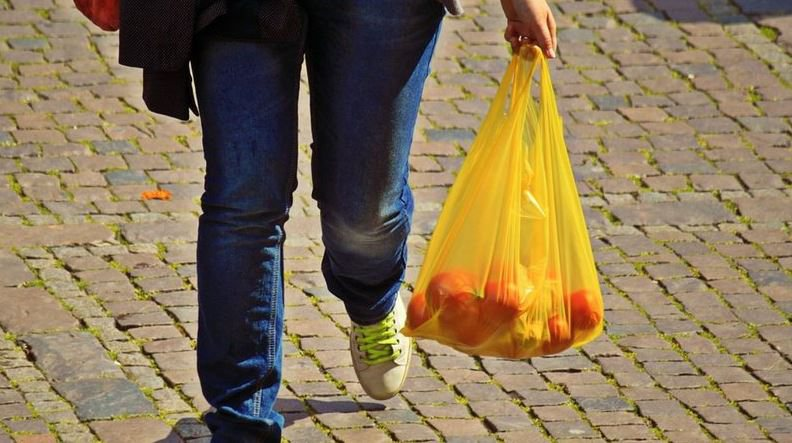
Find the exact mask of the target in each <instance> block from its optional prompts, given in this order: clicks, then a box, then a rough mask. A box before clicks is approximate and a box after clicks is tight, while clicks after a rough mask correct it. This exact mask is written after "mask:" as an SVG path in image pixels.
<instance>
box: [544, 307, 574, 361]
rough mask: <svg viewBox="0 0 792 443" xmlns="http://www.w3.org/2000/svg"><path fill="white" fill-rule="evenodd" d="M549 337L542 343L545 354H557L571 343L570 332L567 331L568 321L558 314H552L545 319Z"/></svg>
mask: <svg viewBox="0 0 792 443" xmlns="http://www.w3.org/2000/svg"><path fill="white" fill-rule="evenodd" d="M547 331H548V333H549V337H548V339H547V341H546V342H545V343H544V344H543V345H542V351H543V352H544V354H545V355H548V354H557V353H559V352H562V351H564V350H565V349H567V348H569V347H570V346H571V345H572V334H570V332H569V323H567V322H566V320H564V318H562V317H561V316H560V315H553V316H551V317H550V318H549V319H547Z"/></svg>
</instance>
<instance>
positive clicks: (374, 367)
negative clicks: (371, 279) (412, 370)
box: [349, 295, 412, 400]
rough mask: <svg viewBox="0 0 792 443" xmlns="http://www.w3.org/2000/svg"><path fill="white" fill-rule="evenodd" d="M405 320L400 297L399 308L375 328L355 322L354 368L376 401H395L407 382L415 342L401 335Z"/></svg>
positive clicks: (352, 342)
mask: <svg viewBox="0 0 792 443" xmlns="http://www.w3.org/2000/svg"><path fill="white" fill-rule="evenodd" d="M406 320H407V314H406V311H405V308H404V302H403V301H402V300H401V297H399V296H398V295H397V297H396V306H395V307H394V308H393V311H391V312H390V313H389V314H388V316H387V317H385V318H384V319H382V320H380V321H379V322H377V323H375V324H373V325H358V324H356V323H355V322H352V331H351V332H350V334H349V350H350V352H351V353H352V366H354V368H355V373H356V374H357V377H358V380H359V381H360V385H361V386H362V387H363V390H364V391H366V394H368V395H369V397H371V398H373V399H376V400H387V399H389V398H391V397H393V396H394V395H396V394H397V393H398V392H399V390H400V389H401V387H402V385H404V381H405V380H406V379H407V370H408V369H409V367H410V357H411V356H412V339H411V338H409V337H405V336H404V335H402V334H401V333H400V332H399V331H400V330H401V328H402V327H404V323H405V321H406Z"/></svg>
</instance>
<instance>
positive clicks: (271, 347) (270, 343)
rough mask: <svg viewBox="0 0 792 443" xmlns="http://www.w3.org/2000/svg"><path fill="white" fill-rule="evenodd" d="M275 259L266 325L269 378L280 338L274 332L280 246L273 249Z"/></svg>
mask: <svg viewBox="0 0 792 443" xmlns="http://www.w3.org/2000/svg"><path fill="white" fill-rule="evenodd" d="M274 258H275V259H274V260H273V262H274V263H275V266H276V267H277V269H275V270H274V271H275V272H273V273H272V292H271V294H270V315H269V324H268V325H267V334H268V340H267V371H266V374H267V375H268V376H269V373H270V372H271V371H272V369H273V368H274V367H275V362H274V361H273V360H275V340H279V339H280V337H275V332H276V330H277V328H276V325H275V321H276V320H277V318H278V309H279V306H278V301H279V300H278V288H279V287H280V273H281V272H282V271H283V269H282V266H281V252H280V245H278V246H277V247H276V248H275V257H274Z"/></svg>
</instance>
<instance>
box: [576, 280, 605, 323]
mask: <svg viewBox="0 0 792 443" xmlns="http://www.w3.org/2000/svg"><path fill="white" fill-rule="evenodd" d="M569 303H570V304H571V322H572V329H573V330H574V331H585V330H589V329H594V328H596V327H597V326H598V325H599V324H600V322H601V321H602V309H601V306H600V303H598V302H597V300H596V298H595V297H594V294H592V293H591V291H589V290H588V289H580V290H578V291H575V292H573V293H572V294H571V295H570V296H569Z"/></svg>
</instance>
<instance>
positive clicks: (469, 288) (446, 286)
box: [426, 271, 479, 312]
mask: <svg viewBox="0 0 792 443" xmlns="http://www.w3.org/2000/svg"><path fill="white" fill-rule="evenodd" d="M450 297H452V298H453V300H449V302H450V303H454V304H456V303H459V302H460V301H464V300H465V299H467V298H471V299H475V298H479V297H478V296H477V293H476V279H475V278H473V275H471V274H470V273H468V272H465V271H445V272H441V273H439V274H437V275H435V276H434V277H432V280H431V281H430V282H429V286H428V287H427V288H426V301H427V303H428V304H429V307H430V309H431V310H432V312H437V311H439V310H440V309H441V308H442V307H443V304H444V303H446V299H449V298H450Z"/></svg>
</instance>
